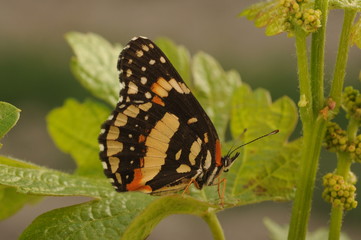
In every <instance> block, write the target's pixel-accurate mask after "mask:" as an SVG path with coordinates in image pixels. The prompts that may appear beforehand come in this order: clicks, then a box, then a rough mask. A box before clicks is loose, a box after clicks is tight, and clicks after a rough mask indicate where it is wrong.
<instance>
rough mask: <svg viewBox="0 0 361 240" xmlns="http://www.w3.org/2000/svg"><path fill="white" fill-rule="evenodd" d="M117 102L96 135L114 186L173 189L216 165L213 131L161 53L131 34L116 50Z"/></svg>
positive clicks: (199, 180) (217, 154)
mask: <svg viewBox="0 0 361 240" xmlns="http://www.w3.org/2000/svg"><path fill="white" fill-rule="evenodd" d="M117 67H118V70H119V71H120V82H121V84H122V85H123V86H122V90H121V91H120V99H119V102H118V104H117V106H116V108H115V109H114V111H113V112H112V114H111V115H110V117H109V118H108V120H107V121H106V122H104V124H103V125H102V130H101V134H100V135H99V144H100V148H101V149H100V150H101V151H100V158H101V160H102V163H103V167H104V172H105V174H106V176H107V177H108V178H110V180H111V182H112V184H113V185H114V187H115V188H116V189H117V190H118V191H142V192H148V193H157V192H159V193H162V192H174V191H178V190H181V189H184V188H185V187H186V186H187V185H188V184H190V182H191V181H193V182H195V180H197V183H198V184H197V185H198V186H199V187H200V188H201V187H202V185H203V183H204V182H203V179H207V178H209V174H211V173H212V172H214V171H213V169H214V168H216V167H217V166H220V165H221V158H220V144H219V140H218V136H217V132H216V130H215V128H214V126H213V124H212V122H211V121H210V119H209V117H208V116H207V114H206V113H205V111H204V110H203V108H202V107H201V105H200V104H199V102H198V101H197V100H196V98H195V97H194V96H193V95H192V93H191V92H190V90H189V88H188V87H187V86H186V84H185V83H184V81H183V80H182V78H181V77H180V75H179V74H178V73H177V71H176V70H175V68H174V67H173V66H172V64H171V63H170V61H169V60H168V58H167V57H166V56H165V54H164V53H163V52H162V51H161V50H160V49H159V48H158V47H157V46H156V45H155V44H154V43H153V42H152V41H151V40H149V39H147V38H143V37H138V38H134V39H132V41H130V42H129V43H128V45H127V46H126V47H125V48H124V49H123V51H122V52H121V54H120V56H119V61H118V66H117Z"/></svg>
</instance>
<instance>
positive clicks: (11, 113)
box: [0, 102, 20, 148]
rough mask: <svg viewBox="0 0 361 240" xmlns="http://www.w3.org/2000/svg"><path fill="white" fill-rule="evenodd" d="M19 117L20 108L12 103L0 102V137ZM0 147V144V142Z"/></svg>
mask: <svg viewBox="0 0 361 240" xmlns="http://www.w3.org/2000/svg"><path fill="white" fill-rule="evenodd" d="M19 117H20V109H18V108H16V107H14V106H13V105H11V104H9V103H6V102H0V139H1V138H3V137H4V135H5V134H6V133H7V132H8V131H9V130H10V129H11V128H13V127H14V126H15V124H16V122H17V121H18V120H19ZM0 148H1V144H0Z"/></svg>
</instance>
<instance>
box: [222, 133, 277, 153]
mask: <svg viewBox="0 0 361 240" xmlns="http://www.w3.org/2000/svg"><path fill="white" fill-rule="evenodd" d="M278 132H279V130H278V129H277V130H273V131H272V132H270V133H267V134H265V135H263V136H260V137H257V138H255V139H253V140H251V141H249V142H246V143H244V144H242V145H240V146H238V147H236V148H235V149H233V150H230V151H228V153H227V156H230V155H231V154H232V153H234V152H235V151H236V150H237V149H239V148H241V147H243V146H245V145H248V144H250V143H253V142H255V141H257V140H259V139H261V138H264V137H267V136H270V135H273V134H276V133H278ZM232 148H233V146H232ZM232 148H231V149H232Z"/></svg>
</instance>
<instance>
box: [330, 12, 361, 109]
mask: <svg viewBox="0 0 361 240" xmlns="http://www.w3.org/2000/svg"><path fill="white" fill-rule="evenodd" d="M355 16H356V11H350V10H346V11H345V15H344V20H343V26H342V32H341V36H340V43H339V47H338V52H337V59H336V64H335V72H334V74H333V81H332V86H331V91H330V97H331V98H332V99H333V100H334V101H335V102H336V108H335V112H336V113H337V112H338V109H339V107H340V105H341V94H342V89H343V83H344V79H345V73H346V65H347V59H348V52H349V49H350V33H351V27H352V23H353V21H354V19H355Z"/></svg>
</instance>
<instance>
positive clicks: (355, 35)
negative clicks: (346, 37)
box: [351, 17, 361, 48]
mask: <svg viewBox="0 0 361 240" xmlns="http://www.w3.org/2000/svg"><path fill="white" fill-rule="evenodd" d="M351 43H352V44H356V45H357V47H359V48H361V17H359V19H358V20H357V21H356V23H355V24H354V25H353V26H352V29H351Z"/></svg>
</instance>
